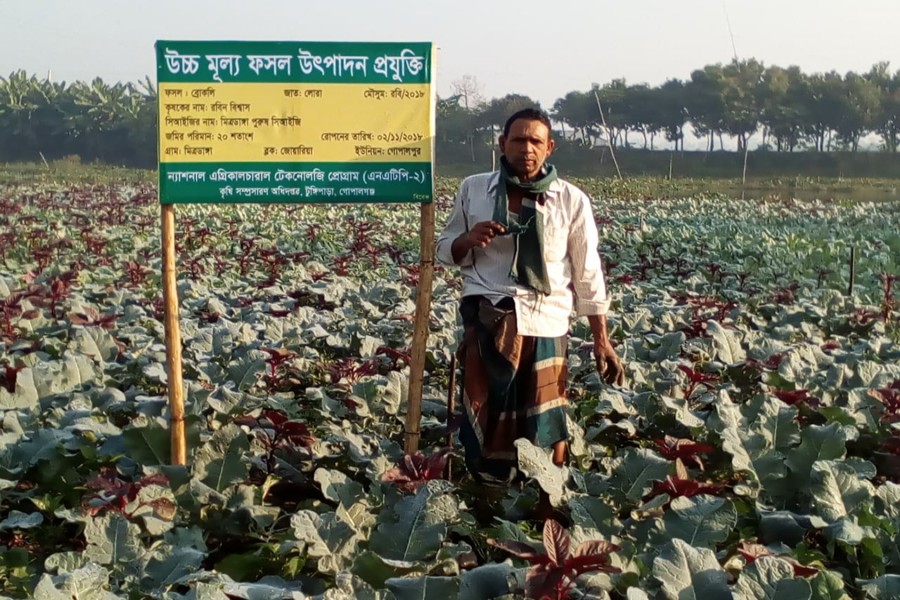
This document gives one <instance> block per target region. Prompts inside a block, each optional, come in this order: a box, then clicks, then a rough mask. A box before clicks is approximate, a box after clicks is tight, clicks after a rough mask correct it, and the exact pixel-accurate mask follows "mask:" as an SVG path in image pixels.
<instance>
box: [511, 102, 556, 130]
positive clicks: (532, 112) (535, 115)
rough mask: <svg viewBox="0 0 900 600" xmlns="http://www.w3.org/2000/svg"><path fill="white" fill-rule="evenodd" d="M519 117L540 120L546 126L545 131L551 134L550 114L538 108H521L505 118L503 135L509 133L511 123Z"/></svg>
mask: <svg viewBox="0 0 900 600" xmlns="http://www.w3.org/2000/svg"><path fill="white" fill-rule="evenodd" d="M519 119H525V120H527V121H540V122H541V123H543V124H544V125H546V126H547V131H548V132H549V133H550V134H551V135H552V134H553V126H552V125H550V116H549V115H548V114H547V113H545V112H544V111H542V110H541V109H539V108H523V109H522V110H519V111H516V112H515V113H513V115H512V116H511V117H510V118H508V119H507V120H506V124H505V125H504V126H503V135H504V136H507V135H509V130H510V129H511V128H512V124H513V123H515V122H516V121H518V120H519Z"/></svg>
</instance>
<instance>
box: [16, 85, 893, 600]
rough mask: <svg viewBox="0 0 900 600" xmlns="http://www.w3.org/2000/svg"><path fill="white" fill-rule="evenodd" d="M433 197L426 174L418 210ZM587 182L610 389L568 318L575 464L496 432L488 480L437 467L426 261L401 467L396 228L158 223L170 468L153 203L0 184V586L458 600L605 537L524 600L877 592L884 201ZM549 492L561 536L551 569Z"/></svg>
mask: <svg viewBox="0 0 900 600" xmlns="http://www.w3.org/2000/svg"><path fill="white" fill-rule="evenodd" d="M607 91H609V90H607ZM610 93H611V92H610ZM457 183H458V182H456V181H452V180H440V181H439V182H438V188H439V190H440V192H441V195H440V197H439V199H438V201H437V207H438V209H439V213H438V215H439V216H438V221H439V222H442V221H443V220H444V219H445V218H446V216H447V212H448V210H449V206H450V196H449V194H450V193H452V190H453V189H454V187H455V185H456V184H457ZM579 183H580V184H581V185H582V186H584V187H585V188H586V189H587V190H588V191H590V192H591V193H592V194H593V195H594V196H595V197H596V198H597V199H598V200H597V202H596V211H597V213H596V215H597V220H598V225H599V228H600V231H601V240H602V242H601V243H602V253H603V258H604V261H605V266H606V269H607V283H608V285H609V289H610V290H611V295H612V299H613V310H612V313H611V315H610V317H609V319H610V330H611V332H612V337H613V338H614V339H615V340H616V343H617V349H618V351H619V352H620V354H621V355H622V356H623V358H624V361H625V363H626V365H627V371H628V387H626V388H617V387H609V386H605V385H603V384H601V382H600V380H599V379H598V378H597V375H596V373H595V372H594V368H593V362H592V360H591V355H590V344H589V343H588V340H587V339H586V336H587V335H588V334H589V328H588V326H587V323H586V322H585V321H584V320H579V321H577V322H576V323H575V326H574V327H573V337H572V338H571V340H570V346H569V372H570V375H571V399H572V402H571V407H570V408H571V414H570V417H571V426H570V429H571V432H572V437H573V444H572V447H571V454H572V460H571V461H570V463H569V464H568V465H567V466H566V468H565V469H561V468H558V467H556V466H555V465H553V464H552V461H550V460H549V457H548V456H547V454H546V452H545V451H544V450H542V449H540V448H536V447H534V446H533V445H531V444H529V443H528V442H527V441H526V440H521V441H519V442H518V450H519V459H520V464H519V467H520V470H521V471H522V472H523V473H524V474H525V475H526V477H525V478H524V479H523V481H521V482H516V483H514V484H513V485H510V486H508V487H498V488H485V487H483V486H478V485H474V484H473V482H472V481H471V479H470V478H469V477H468V476H467V475H466V474H465V473H464V471H462V470H461V469H459V468H458V467H459V463H460V460H459V456H458V455H459V452H460V450H459V449H458V448H456V449H455V450H456V451H455V453H451V454H445V453H443V451H442V448H441V445H442V444H443V441H442V440H443V439H444V435H445V423H446V421H447V414H446V413H447V409H446V405H445V403H444V398H446V391H447V390H446V388H445V386H446V382H447V374H448V368H449V367H448V365H449V362H450V357H451V355H452V352H453V351H454V350H455V347H456V343H457V294H458V287H459V276H458V274H457V272H456V271H453V270H450V269H444V268H439V269H438V270H437V275H436V282H435V290H434V291H435V298H434V304H433V307H432V314H431V317H432V319H431V331H430V337H429V347H428V365H429V366H428V372H429V376H428V377H427V378H426V381H425V402H424V405H423V421H422V426H423V446H424V447H423V448H422V450H423V454H422V455H421V456H417V457H409V459H408V460H404V457H403V452H402V449H401V444H402V441H403V438H404V423H405V410H406V399H405V397H404V394H405V390H406V388H407V383H408V378H409V370H408V367H407V364H408V346H409V343H410V341H409V340H410V339H411V336H412V324H411V319H410V316H411V315H412V314H413V311H414V310H415V303H414V298H415V287H414V286H415V282H416V277H415V276H416V275H417V271H416V267H417V263H418V255H417V251H416V244H415V242H414V240H415V239H416V235H417V231H418V221H417V212H416V211H414V210H406V209H403V208H398V207H390V208H385V207H381V206H353V207H347V206H303V207H296V206H266V207H247V206H185V207H183V208H180V209H179V219H178V224H179V227H180V228H181V230H180V231H181V233H180V235H179V242H180V243H179V265H184V267H183V268H182V269H180V271H179V282H178V284H179V285H178V287H179V294H180V298H181V306H182V313H181V323H182V334H183V356H184V362H185V392H186V399H187V402H186V412H187V419H186V426H187V429H188V432H189V452H190V454H189V464H188V465H187V466H184V467H172V466H168V465H167V464H166V463H167V462H168V461H169V439H168V435H167V434H168V416H169V414H168V408H167V402H166V397H165V386H164V382H165V381H166V380H167V374H166V372H165V368H164V366H163V365H164V364H165V346H164V332H163V327H162V313H161V308H160V307H161V299H160V295H159V275H158V270H159V259H158V257H157V252H158V250H157V248H158V241H157V237H158V235H157V231H156V229H157V223H158V205H157V204H156V202H155V200H156V199H155V196H154V190H153V188H152V187H150V186H146V185H142V184H136V183H118V184H105V185H99V184H98V185H96V186H90V187H87V186H82V185H78V184H67V185H57V184H54V185H48V184H42V183H37V184H30V185H23V184H21V183H16V184H13V185H5V186H4V187H2V188H0V236H4V237H3V239H4V240H5V242H4V243H3V245H0V411H2V412H0V594H3V595H8V596H14V597H29V596H30V597H37V598H64V597H65V598H69V597H79V598H104V599H105V598H112V597H135V598H137V597H152V598H172V599H175V598H184V597H192V598H195V597H208V598H228V597H240V598H291V597H298V596H299V595H300V594H303V595H305V596H306V597H312V598H320V599H321V600H332V599H334V598H381V599H384V600H387V599H389V598H392V597H393V598H399V597H404V598H405V597H417V598H420V597H434V598H446V597H448V594H449V597H460V598H473V599H474V598H481V597H485V596H501V595H503V594H508V593H511V592H510V590H512V589H514V588H519V587H520V588H523V589H529V588H528V580H527V573H528V571H529V570H530V569H534V567H533V566H532V567H529V565H528V564H527V562H528V560H529V559H528V558H522V555H523V553H524V554H525V555H526V556H528V557H530V559H531V560H535V561H538V563H539V564H538V566H540V562H541V561H544V558H541V557H545V558H546V557H550V556H551V555H552V556H555V557H556V559H554V560H561V559H560V557H564V555H565V552H562V550H563V549H564V548H566V547H569V548H570V549H576V551H575V553H574V554H570V555H569V560H570V561H575V564H576V566H580V567H584V566H589V565H592V564H594V563H591V562H590V561H588V560H587V559H586V558H584V557H583V556H582V555H581V554H580V553H579V552H578V551H577V548H579V547H582V546H583V545H584V544H587V546H584V547H585V548H595V549H596V548H597V547H599V546H592V544H595V543H597V542H599V543H600V544H604V545H606V544H608V545H609V546H605V547H607V548H609V547H612V546H615V547H617V548H618V550H616V551H615V552H612V553H610V554H609V557H608V558H609V564H608V565H606V564H604V565H603V566H608V567H609V569H607V570H606V571H604V572H600V573H596V572H593V573H588V572H584V574H583V575H582V576H580V577H577V578H575V579H573V580H572V581H569V580H568V579H567V580H566V581H565V585H562V586H556V585H555V584H556V583H559V582H557V581H555V580H554V577H555V575H554V576H553V577H551V576H550V575H551V572H552V571H553V570H552V569H550V570H548V569H543V568H540V569H534V571H533V572H532V584H534V582H535V581H538V582H540V583H541V584H542V585H544V586H547V588H548V589H550V590H551V591H552V592H553V593H555V594H557V596H561V595H562V594H563V593H568V591H573V595H577V594H584V595H593V596H595V597H601V598H602V597H606V596H608V597H624V598H635V599H639V598H649V597H654V598H655V597H662V598H670V597H671V598H678V597H684V598H687V597H698V598H716V597H723V598H726V597H736V598H743V597H748V598H749V597H754V598H756V597H762V598H806V597H808V598H816V599H820V598H821V599H829V600H831V599H834V600H838V599H841V600H843V599H844V598H847V597H853V596H854V595H856V596H859V597H862V596H863V595H868V596H869V597H873V598H882V597H883V598H890V597H893V596H895V595H896V587H897V577H898V573H900V552H898V542H900V537H898V536H900V508H898V507H900V486H898V482H900V460H898V458H897V457H898V448H900V441H898V435H897V430H896V425H897V422H898V420H900V401H898V400H897V392H898V385H900V384H898V383H897V382H898V381H900V368H898V366H897V365H898V364H900V347H898V343H897V341H896V336H897V317H898V315H897V312H896V310H895V306H896V304H895V303H894V302H893V298H885V294H886V293H887V294H892V293H894V292H892V291H891V290H887V289H886V288H885V287H884V286H883V285H882V281H883V280H885V279H886V278H885V277H884V276H882V275H883V274H896V273H898V270H900V264H898V257H900V237H898V235H897V232H896V230H895V229H896V227H895V223H896V222H897V220H898V216H900V207H898V203H897V202H896V201H894V200H892V199H890V198H888V199H887V200H884V201H882V202H879V203H874V202H867V201H857V202H844V201H837V202H835V201H829V200H823V199H810V200H800V199H793V200H784V199H774V198H773V199H770V200H766V201H756V200H748V199H744V200H740V199H738V198H737V197H730V196H727V195H724V194H712V193H708V192H707V193H703V192H702V190H700V189H699V188H702V187H703V186H704V185H705V182H702V181H690V182H681V184H682V185H684V186H685V187H681V188H679V187H677V186H676V182H671V181H663V180H650V179H645V180H626V181H612V180H606V179H585V180H580V181H579ZM778 183H783V182H776V181H772V182H766V184H765V185H772V186H774V185H776V184H778ZM790 183H792V184H796V185H806V186H808V188H809V189H815V186H822V187H828V186H834V185H837V183H836V182H825V181H807V180H802V181H796V180H792V181H791V182H790ZM689 186H696V187H697V188H698V189H692V188H691V187H689ZM99 221H102V222H103V228H98V227H97V225H96V223H97V222H99ZM411 240H412V241H411ZM851 246H852V247H855V248H857V257H858V262H857V265H856V283H855V287H854V290H853V294H852V295H848V294H847V287H848V286H847V284H848V278H849V268H848V264H847V259H848V255H849V248H850V247H851ZM892 336H894V337H893V338H892ZM432 440H441V442H436V441H432ZM448 457H449V461H450V465H451V466H452V468H453V477H452V478H451V479H450V480H445V479H443V477H445V475H444V474H443V467H444V464H443V463H442V462H441V461H442V460H443V459H444V458H448ZM542 491H543V492H545V493H546V494H547V495H548V496H550V499H551V500H552V504H553V505H554V506H553V508H554V509H555V510H556V511H557V512H556V514H555V517H559V518H560V519H563V518H565V519H566V520H568V521H569V524H568V525H567V527H565V530H564V533H565V535H563V529H562V528H556V529H555V534H554V535H553V536H551V538H552V539H549V543H550V546H551V548H548V547H547V546H548V539H543V540H542V539H540V533H539V532H540V531H541V530H542V526H543V525H544V520H543V519H542V518H541V517H539V516H538V513H537V510H538V508H540V505H539V503H538V499H539V497H540V492H542ZM488 539H492V540H495V541H498V540H499V541H501V542H504V543H501V544H500V545H493V546H492V545H490V544H488V542H487V540H488ZM567 540H569V541H570V542H571V543H569V541H567ZM523 546H524V547H523ZM751 546H755V547H757V551H756V554H750V553H748V552H747V548H748V547H751ZM500 547H505V548H514V549H518V550H517V551H519V553H518V554H516V553H513V555H512V558H509V557H508V556H507V555H506V554H501V553H499V552H496V551H495V549H496V548H500ZM585 555H586V554H585ZM501 561H502V562H501ZM563 562H565V561H563ZM536 577H537V579H536ZM566 577H568V575H566ZM570 583H571V585H572V588H573V589H572V590H569V589H568V586H569V584H570ZM534 588H535V585H532V588H531V589H534Z"/></svg>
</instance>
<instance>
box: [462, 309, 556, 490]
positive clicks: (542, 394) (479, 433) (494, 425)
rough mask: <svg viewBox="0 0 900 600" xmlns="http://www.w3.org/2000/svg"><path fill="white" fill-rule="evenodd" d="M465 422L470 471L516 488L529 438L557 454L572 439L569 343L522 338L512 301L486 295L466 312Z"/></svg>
mask: <svg viewBox="0 0 900 600" xmlns="http://www.w3.org/2000/svg"><path fill="white" fill-rule="evenodd" d="M460 314H461V316H462V320H463V326H464V328H465V333H464V336H463V342H462V345H461V346H460V351H459V359H460V364H461V365H462V404H463V409H464V417H465V418H464V419H463V423H462V425H461V428H460V434H459V437H460V441H461V442H462V444H463V447H464V448H465V453H466V465H467V467H468V469H469V472H470V473H472V475H473V476H474V477H475V478H476V479H478V480H481V481H496V482H504V481H512V480H513V479H514V478H515V477H516V476H517V474H518V472H517V468H516V467H517V460H516V448H515V446H514V445H513V442H515V441H516V440H517V439H519V438H526V439H528V440H529V441H531V442H532V443H533V444H535V445H537V446H540V447H542V448H551V447H552V446H553V445H554V444H555V443H556V442H559V441H560V440H565V439H567V438H568V429H567V427H566V412H565V410H566V403H567V401H566V380H567V375H568V369H567V366H566V348H567V336H565V335H563V336H559V337H533V336H523V335H519V334H518V332H517V329H516V310H515V305H514V304H513V300H512V299H511V298H505V299H504V300H502V301H501V302H499V303H498V304H497V305H496V306H494V305H493V304H491V302H490V301H488V300H487V299H486V298H484V297H482V296H467V297H465V298H463V300H462V303H461V305H460Z"/></svg>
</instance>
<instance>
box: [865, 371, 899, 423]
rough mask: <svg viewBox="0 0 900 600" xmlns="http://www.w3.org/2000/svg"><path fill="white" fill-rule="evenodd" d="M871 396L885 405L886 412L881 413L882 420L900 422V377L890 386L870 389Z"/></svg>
mask: <svg viewBox="0 0 900 600" xmlns="http://www.w3.org/2000/svg"><path fill="white" fill-rule="evenodd" d="M869 396H871V397H872V398H875V399H876V400H878V401H879V402H881V404H882V405H883V406H884V412H883V413H882V414H881V420H882V422H884V423H898V422H900V379H895V380H894V382H893V383H891V385H890V386H889V387H886V388H879V389H875V390H869Z"/></svg>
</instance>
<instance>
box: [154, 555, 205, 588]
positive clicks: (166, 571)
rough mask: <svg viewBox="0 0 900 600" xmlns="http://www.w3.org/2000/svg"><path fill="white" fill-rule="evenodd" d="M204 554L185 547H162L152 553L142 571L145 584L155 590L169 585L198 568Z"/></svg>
mask: <svg viewBox="0 0 900 600" xmlns="http://www.w3.org/2000/svg"><path fill="white" fill-rule="evenodd" d="M205 558H206V553H205V552H201V551H200V550H197V549H196V548H190V547H186V546H170V545H168V544H167V545H163V546H160V547H159V548H157V549H156V550H155V551H154V552H153V556H152V557H151V558H150V560H149V561H148V563H147V567H146V568H145V569H144V575H145V576H146V577H147V581H146V583H147V584H148V585H149V586H151V587H155V588H161V587H165V586H167V585H171V584H173V583H175V582H176V581H178V580H179V579H181V578H182V577H184V576H185V575H188V574H190V573H193V572H195V571H196V570H197V569H199V568H200V565H201V564H202V563H203V560H204V559H205Z"/></svg>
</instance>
